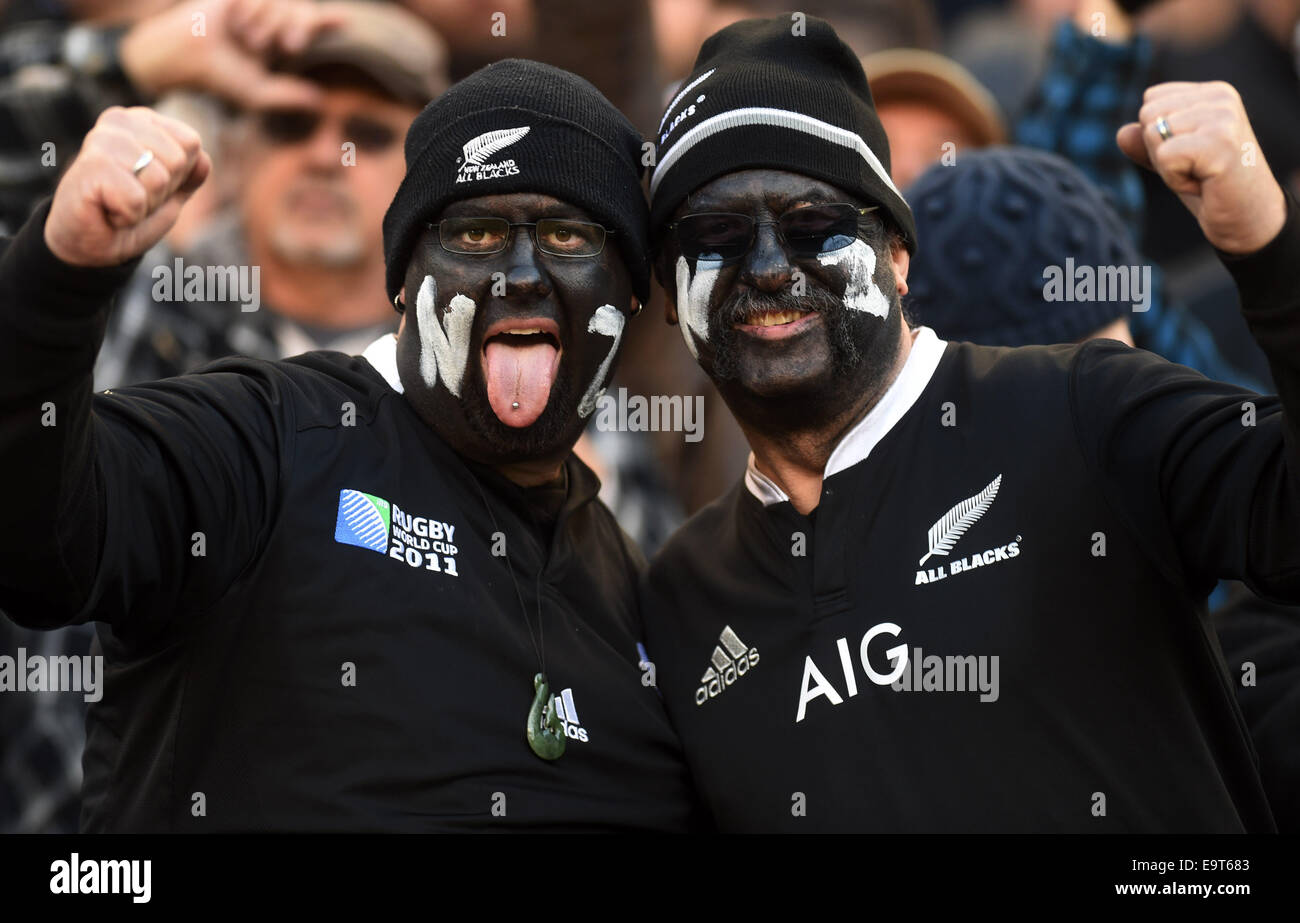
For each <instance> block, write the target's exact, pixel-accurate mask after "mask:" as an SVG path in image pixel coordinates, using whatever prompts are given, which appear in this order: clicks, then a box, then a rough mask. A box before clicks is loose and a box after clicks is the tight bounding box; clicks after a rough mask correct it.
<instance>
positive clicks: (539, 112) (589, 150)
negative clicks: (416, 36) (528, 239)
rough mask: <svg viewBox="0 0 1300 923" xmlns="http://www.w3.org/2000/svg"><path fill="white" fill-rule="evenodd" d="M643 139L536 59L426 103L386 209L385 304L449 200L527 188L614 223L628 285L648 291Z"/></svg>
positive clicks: (480, 74) (604, 104)
mask: <svg viewBox="0 0 1300 923" xmlns="http://www.w3.org/2000/svg"><path fill="white" fill-rule="evenodd" d="M643 172H644V171H643V168H642V165H641V135H640V134H639V133H638V132H637V130H636V129H635V128H633V127H632V123H631V122H629V121H628V120H627V118H626V117H625V116H624V115H623V113H621V112H619V111H618V110H617V109H616V108H614V106H613V104H612V103H610V101H609V100H607V99H606V98H605V97H604V96H602V95H601V93H600V91H599V90H597V89H596V88H595V87H594V86H592V85H591V84H590V83H588V82H587V81H586V80H583V79H582V78H581V77H579V76H577V75H575V74H571V73H569V72H568V71H564V70H560V69H559V68H557V67H551V66H550V65H548V64H539V63H537V62H536V61H523V60H518V59H510V60H505V61H498V62H496V63H494V64H489V65H488V66H487V67H484V68H482V69H480V70H478V71H475V72H474V73H473V74H470V75H469V76H468V77H466V78H465V79H464V80H462V81H460V82H459V83H457V84H456V85H454V86H453V87H451V89H449V90H447V92H446V93H444V94H442V96H440V97H438V98H437V99H435V100H434V101H433V102H431V103H429V105H427V106H425V107H424V111H423V112H421V113H420V114H419V115H418V116H417V117H416V119H415V121H414V122H413V123H412V124H411V128H410V130H409V131H408V132H407V133H406V177H405V178H404V179H403V180H402V185H401V186H400V187H399V188H398V190H397V195H396V196H395V197H394V198H393V203H392V205H390V206H389V207H388V213H387V214H385V215H384V263H385V267H386V270H387V286H388V298H389V300H390V301H391V300H392V299H393V298H394V297H395V296H396V295H397V293H398V292H399V291H400V290H401V288H402V284H403V282H404V280H405V276H406V269H407V264H408V263H409V262H410V259H411V251H412V249H413V248H414V247H415V243H416V241H417V240H418V239H419V237H420V235H421V234H422V233H423V231H424V223H425V222H426V221H433V220H436V219H437V216H438V215H439V214H440V213H441V211H442V209H443V208H445V207H446V206H447V205H448V204H449V203H451V202H454V201H456V200H457V199H470V198H476V197H478V196H483V195H505V194H508V193H512V192H533V193H541V194H544V195H551V196H554V197H555V198H557V199H560V200H562V201H565V202H568V203H570V204H572V205H576V206H578V207H579V208H581V209H583V210H584V211H585V212H587V213H588V214H589V215H591V216H592V218H594V219H595V220H596V221H599V222H600V223H601V224H603V225H605V226H606V227H609V228H613V229H615V231H616V233H615V234H614V235H612V236H611V237H610V238H609V243H612V244H616V245H617V246H618V247H619V248H620V250H621V251H622V254H623V260H624V262H625V264H626V265H627V271H628V274H629V275H630V276H631V278H632V290H633V292H634V293H635V294H636V297H637V298H638V299H639V300H640V301H641V303H642V304H644V303H645V302H646V301H648V300H649V297H650V263H649V257H648V255H647V251H648V249H649V247H648V241H647V210H646V203H645V195H644V193H643V192H642V190H641V175H642V173H643Z"/></svg>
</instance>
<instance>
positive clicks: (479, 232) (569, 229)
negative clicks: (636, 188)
mask: <svg viewBox="0 0 1300 923" xmlns="http://www.w3.org/2000/svg"><path fill="white" fill-rule="evenodd" d="M428 226H429V227H431V228H437V229H438V243H440V244H441V245H442V249H444V250H447V251H449V252H451V253H468V254H484V253H500V252H501V251H503V250H505V249H506V247H508V246H509V245H510V235H511V228H529V229H530V231H531V233H532V237H533V244H534V245H535V246H536V247H537V249H538V250H541V251H542V252H543V253H549V254H550V255H551V256H563V257H583V256H599V255H600V253H601V251H603V250H604V249H605V238H606V237H608V236H609V235H610V234H613V233H614V229H613V228H607V227H605V226H604V225H600V224H592V223H591V222H590V221H577V220H575V219H572V218H541V219H539V220H537V221H515V222H511V221H507V220H506V219H505V218H487V217H481V216H478V217H466V218H444V219H443V220H441V221H436V222H431V223H428Z"/></svg>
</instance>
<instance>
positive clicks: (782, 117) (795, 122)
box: [650, 106, 903, 199]
mask: <svg viewBox="0 0 1300 923" xmlns="http://www.w3.org/2000/svg"><path fill="white" fill-rule="evenodd" d="M747 125H770V126H772V127H774V128H789V129H792V130H794V131H802V132H804V133H806V134H810V135H813V136H814V137H817V138H821V139H822V140H823V141H830V142H831V143H833V144H838V145H841V146H842V147H847V148H849V149H850V150H854V151H857V152H858V153H859V154H861V155H862V159H863V160H865V161H866V162H867V164H868V165H869V166H870V167H871V169H872V170H873V171H875V174H876V176H877V178H879V179H880V180H881V181H882V182H883V183H884V184H885V185H886V186H888V187H889V188H890V189H891V190H893V192H894V195H896V196H898V197H899V198H900V199H901V198H902V197H903V194H902V193H901V192H899V191H898V188H897V187H896V186H895V185H894V181H893V180H891V179H890V178H889V173H888V172H887V171H886V170H885V168H884V166H883V165H882V164H881V163H880V159H879V158H877V157H876V155H875V153H874V152H873V151H872V150H871V148H869V147H867V142H865V141H863V140H862V138H860V137H859V136H858V135H855V134H854V133H853V132H851V131H848V130H847V129H844V128H840V127H839V126H838V125H832V124H830V123H829V122H823V121H821V120H820V119H815V118H813V117H812V116H810V115H804V114H803V113H802V112H791V111H789V110H788V109H767V108H762V107H755V106H751V107H749V108H745V109H732V110H731V111H729V112H721V113H719V114H718V115H715V116H711V117H709V118H707V119H705V120H704V121H703V122H701V123H700V124H698V125H696V126H695V127H693V128H692V129H691V130H690V131H688V132H686V134H684V135H682V136H681V137H680V138H678V139H677V143H675V144H674V145H673V146H672V148H670V149H669V151H668V153H667V154H665V155H664V157H663V159H662V160H661V161H659V166H658V167H657V168H656V169H655V175H654V178H653V179H651V180H650V195H651V196H653V195H654V194H655V190H657V189H658V188H659V183H660V182H661V181H662V180H663V178H664V177H665V176H667V175H668V171H669V170H670V169H672V166H673V164H675V163H676V162H677V161H678V160H679V159H681V157H682V156H683V155H685V154H686V152H687V151H689V150H690V149H691V148H693V147H694V146H695V145H697V144H699V143H700V142H701V141H704V140H705V139H706V138H711V137H712V136H713V135H716V134H718V133H719V132H723V131H726V130H727V129H729V128H743V127H745V126H747Z"/></svg>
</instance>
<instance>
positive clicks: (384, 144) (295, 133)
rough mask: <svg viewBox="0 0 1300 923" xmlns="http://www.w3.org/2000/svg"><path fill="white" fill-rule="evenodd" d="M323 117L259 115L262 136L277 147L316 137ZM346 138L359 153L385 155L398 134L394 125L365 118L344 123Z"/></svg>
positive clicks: (305, 112)
mask: <svg viewBox="0 0 1300 923" xmlns="http://www.w3.org/2000/svg"><path fill="white" fill-rule="evenodd" d="M324 117H325V116H324V113H322V112H317V111H316V110H314V109H296V108H284V109H266V110H263V111H262V112H259V113H258V114H257V125H258V129H259V130H260V131H261V133H262V135H263V136H264V137H265V138H266V139H267V140H269V141H271V142H272V143H274V144H286V145H287V144H300V143H302V142H303V141H306V140H307V139H308V138H310V137H311V136H312V135H314V134H315V133H316V129H317V128H318V127H319V126H320V123H321V119H323V118H324ZM342 134H343V137H344V138H345V139H346V140H348V141H351V142H353V143H354V144H355V145H356V146H357V150H359V151H372V152H373V151H382V150H384V149H385V148H388V147H390V146H392V144H393V142H395V141H396V140H397V135H398V132H397V130H396V129H395V128H393V127H392V126H391V125H388V124H386V123H384V122H381V121H379V120H378V119H373V118H370V117H369V116H365V115H350V116H348V117H347V118H345V119H343V125H342Z"/></svg>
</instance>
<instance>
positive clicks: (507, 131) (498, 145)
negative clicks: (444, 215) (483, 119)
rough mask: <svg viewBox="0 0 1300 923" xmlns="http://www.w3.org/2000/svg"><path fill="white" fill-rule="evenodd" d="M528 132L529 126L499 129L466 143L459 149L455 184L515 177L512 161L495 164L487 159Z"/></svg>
mask: <svg viewBox="0 0 1300 923" xmlns="http://www.w3.org/2000/svg"><path fill="white" fill-rule="evenodd" d="M528 131H529V126H527V125H522V126H520V127H519V128H500V129H497V130H496V131H485V132H483V134H481V135H479V136H477V137H475V138H471V139H470V140H468V141H466V142H465V144H464V146H463V147H461V149H460V152H461V156H460V157H459V158H458V160H457V163H459V164H460V169H459V170H458V171H457V173H456V182H458V183H472V182H474V181H475V180H481V179H500V178H501V177H503V176H515V175H517V174H518V173H519V167H518V166H517V165H516V164H515V162H514V161H513V160H499V161H497V162H495V163H489V162H488V158H490V157H491V156H492V155H493V154H496V153H497V152H498V151H501V150H503V149H505V148H507V147H509V146H510V145H512V144H514V143H516V142H517V141H521V140H523V137H524V135H526V134H528Z"/></svg>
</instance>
